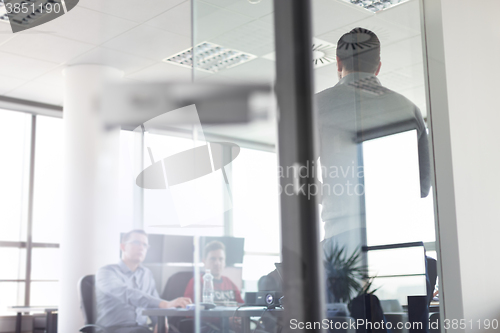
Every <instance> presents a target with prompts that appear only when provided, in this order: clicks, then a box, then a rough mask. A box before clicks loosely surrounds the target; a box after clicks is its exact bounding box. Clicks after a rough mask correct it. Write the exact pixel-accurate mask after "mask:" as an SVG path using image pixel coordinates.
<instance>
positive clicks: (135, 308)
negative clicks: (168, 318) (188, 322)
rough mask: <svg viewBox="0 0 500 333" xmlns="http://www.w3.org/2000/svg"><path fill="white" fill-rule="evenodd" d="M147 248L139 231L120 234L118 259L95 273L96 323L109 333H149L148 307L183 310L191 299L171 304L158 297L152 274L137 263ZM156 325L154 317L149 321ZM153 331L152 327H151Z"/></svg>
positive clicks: (171, 302)
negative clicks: (120, 253)
mask: <svg viewBox="0 0 500 333" xmlns="http://www.w3.org/2000/svg"><path fill="white" fill-rule="evenodd" d="M148 248H149V243H148V236H147V234H146V233H145V232H144V231H143V230H132V231H130V232H128V233H126V234H125V235H123V237H122V240H121V244H120V249H121V252H122V258H121V260H120V261H119V262H118V263H117V264H114V265H108V266H104V267H102V268H100V269H99V271H98V272H97V274H96V298H97V324H98V325H100V326H103V327H106V329H107V332H110V333H151V331H150V330H149V329H148V327H147V317H146V316H144V315H142V311H143V310H144V309H148V308H176V307H182V308H185V307H186V305H187V304H190V303H191V300H190V299H189V298H186V297H179V298H176V299H174V300H173V301H166V300H163V299H161V298H160V296H159V295H158V291H157V290H156V286H155V281H154V279H153V274H152V273H151V271H150V270H149V269H147V268H146V267H143V266H142V265H141V263H142V262H143V261H144V259H145V258H146V253H147V250H148ZM151 321H152V322H153V324H156V318H151ZM155 331H156V328H155Z"/></svg>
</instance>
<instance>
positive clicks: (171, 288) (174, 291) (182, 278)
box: [161, 271, 193, 332]
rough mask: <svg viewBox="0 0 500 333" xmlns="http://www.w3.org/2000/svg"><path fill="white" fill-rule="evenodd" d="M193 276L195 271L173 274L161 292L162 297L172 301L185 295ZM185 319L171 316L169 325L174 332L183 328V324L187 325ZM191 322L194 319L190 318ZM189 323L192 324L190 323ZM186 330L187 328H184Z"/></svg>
mask: <svg viewBox="0 0 500 333" xmlns="http://www.w3.org/2000/svg"><path fill="white" fill-rule="evenodd" d="M192 277H193V272H192V271H189V272H178V273H175V274H174V275H172V276H171V277H170V278H169V279H168V281H167V284H166V285H165V289H163V293H162V294H161V298H162V299H166V300H168V301H171V300H173V299H175V298H177V297H182V296H184V291H185V290H186V287H187V285H188V283H189V280H191V278H192ZM184 321H185V319H184V318H182V317H171V318H169V319H168V325H169V326H170V328H171V329H172V331H174V332H178V331H180V329H181V326H183V325H186V324H185V323H181V322H184ZM188 322H189V323H191V322H192V320H188ZM189 323H188V324H187V325H190V324H189ZM184 330H185V329H184Z"/></svg>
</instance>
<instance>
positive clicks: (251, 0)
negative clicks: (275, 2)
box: [248, 0, 261, 5]
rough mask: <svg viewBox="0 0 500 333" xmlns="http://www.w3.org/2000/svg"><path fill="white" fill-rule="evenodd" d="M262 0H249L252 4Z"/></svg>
mask: <svg viewBox="0 0 500 333" xmlns="http://www.w3.org/2000/svg"><path fill="white" fill-rule="evenodd" d="M260 1H261V0H248V2H250V3H251V4H252V5H256V4H258V3H259V2H260Z"/></svg>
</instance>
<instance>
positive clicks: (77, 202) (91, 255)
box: [58, 65, 122, 332]
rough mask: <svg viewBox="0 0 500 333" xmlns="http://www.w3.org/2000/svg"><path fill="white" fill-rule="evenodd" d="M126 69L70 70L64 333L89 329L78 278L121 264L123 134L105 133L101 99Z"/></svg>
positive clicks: (84, 67)
mask: <svg viewBox="0 0 500 333" xmlns="http://www.w3.org/2000/svg"><path fill="white" fill-rule="evenodd" d="M121 76H122V73H121V71H119V70H117V69H114V68H110V67H105V66H100V65H77V66H72V67H68V68H66V69H65V71H64V77H65V78H64V79H65V92H64V111H63V113H64V116H63V119H64V140H65V151H64V160H63V162H64V170H65V174H64V202H62V203H61V204H62V205H63V210H64V225H63V232H62V241H61V259H62V265H61V276H60V300H59V319H58V320H59V322H58V327H59V331H60V332H78V329H79V328H80V327H81V326H82V325H83V317H82V314H81V310H80V303H79V292H78V290H77V283H78V280H79V279H80V278H81V277H83V276H85V275H88V274H95V272H96V271H97V269H98V268H99V267H100V266H103V265H106V264H110V263H114V262H116V261H117V260H118V251H119V234H120V231H121V229H120V221H118V219H117V218H116V203H115V201H116V197H117V185H118V174H119V172H118V167H119V134H120V133H119V130H118V129H112V130H110V129H105V128H104V126H103V124H102V122H101V119H100V115H99V110H98V97H99V95H100V93H101V91H102V87H103V85H104V84H105V83H106V82H108V81H116V80H119V79H120V77H121Z"/></svg>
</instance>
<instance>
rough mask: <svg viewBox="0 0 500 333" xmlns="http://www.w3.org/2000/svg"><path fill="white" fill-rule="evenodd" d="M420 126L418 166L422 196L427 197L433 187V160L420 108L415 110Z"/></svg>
mask: <svg viewBox="0 0 500 333" xmlns="http://www.w3.org/2000/svg"><path fill="white" fill-rule="evenodd" d="M415 113H416V116H417V119H418V120H417V121H418V126H419V127H420V128H419V130H418V167H419V171H420V197H421V198H425V197H427V195H429V191H430V188H431V161H430V156H429V139H428V136H427V128H426V127H425V123H424V119H423V118H422V114H421V113H420V110H419V109H418V108H417V107H416V110H415Z"/></svg>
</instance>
